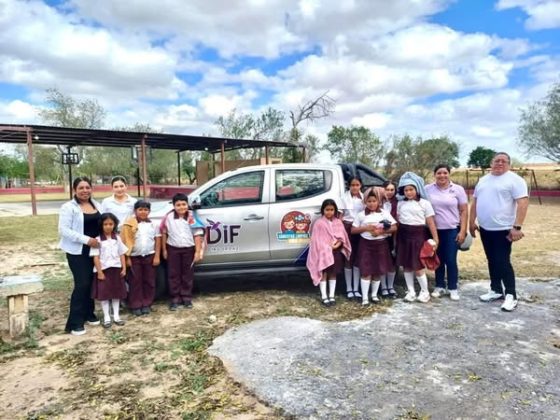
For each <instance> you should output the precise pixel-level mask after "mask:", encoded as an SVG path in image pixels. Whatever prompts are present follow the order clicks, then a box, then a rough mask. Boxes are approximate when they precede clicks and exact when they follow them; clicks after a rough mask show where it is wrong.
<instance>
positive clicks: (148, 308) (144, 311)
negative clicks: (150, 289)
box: [140, 306, 150, 315]
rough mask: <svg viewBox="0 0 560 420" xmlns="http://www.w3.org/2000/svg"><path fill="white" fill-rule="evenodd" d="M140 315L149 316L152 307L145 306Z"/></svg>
mask: <svg viewBox="0 0 560 420" xmlns="http://www.w3.org/2000/svg"><path fill="white" fill-rule="evenodd" d="M140 313H141V314H142V315H148V314H149V313H150V307H149V306H144V307H143V308H142V310H141V311H140Z"/></svg>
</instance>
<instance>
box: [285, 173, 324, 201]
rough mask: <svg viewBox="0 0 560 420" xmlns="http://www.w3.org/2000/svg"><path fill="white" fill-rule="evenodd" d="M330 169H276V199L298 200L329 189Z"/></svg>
mask: <svg viewBox="0 0 560 420" xmlns="http://www.w3.org/2000/svg"><path fill="white" fill-rule="evenodd" d="M331 184H332V173H331V172H330V171H322V170H311V169H286V170H278V171H276V201H287V200H296V199H301V198H305V197H311V196H313V195H317V194H321V193H324V192H326V191H329V190H330V188H331Z"/></svg>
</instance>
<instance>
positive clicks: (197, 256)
mask: <svg viewBox="0 0 560 420" xmlns="http://www.w3.org/2000/svg"><path fill="white" fill-rule="evenodd" d="M203 257H204V254H203V252H202V251H198V252H195V253H194V260H193V262H199V261H202V258H203Z"/></svg>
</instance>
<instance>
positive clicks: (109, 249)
mask: <svg viewBox="0 0 560 420" xmlns="http://www.w3.org/2000/svg"><path fill="white" fill-rule="evenodd" d="M97 240H98V241H99V243H100V247H99V248H92V249H91V250H90V256H91V257H95V256H98V257H99V262H100V264H101V270H102V271H103V274H104V275H105V279H104V280H99V277H98V275H97V268H96V267H94V268H93V272H94V273H95V274H94V277H95V278H94V281H93V285H92V288H91V297H92V298H93V299H95V300H112V299H126V294H127V293H126V285H125V284H124V277H121V271H122V265H121V258H120V257H121V255H124V254H125V253H126V251H127V250H128V248H127V247H126V246H125V245H124V243H123V242H122V240H121V238H120V237H119V236H117V235H116V234H112V235H111V236H110V237H105V236H104V235H103V234H102V235H100V236H99V237H97Z"/></svg>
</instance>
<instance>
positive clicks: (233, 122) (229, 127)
mask: <svg viewBox="0 0 560 420" xmlns="http://www.w3.org/2000/svg"><path fill="white" fill-rule="evenodd" d="M284 119H285V117H284V113H283V112H281V111H278V110H277V109H274V108H271V107H269V108H267V109H266V110H265V111H263V112H262V113H261V114H260V115H259V116H257V117H255V116H254V115H252V114H240V115H238V114H237V110H235V109H234V110H232V111H231V112H230V113H229V114H228V115H227V116H225V117H223V116H221V117H219V118H218V119H217V120H216V121H215V122H214V124H215V125H216V126H217V127H218V130H219V131H220V135H221V136H222V137H225V138H229V139H250V140H264V141H280V140H282V139H283V137H284V128H283V127H284ZM260 156H262V150H261V149H252V150H234V151H230V152H228V158H230V159H256V158H258V157H260Z"/></svg>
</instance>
